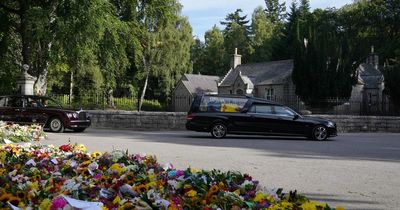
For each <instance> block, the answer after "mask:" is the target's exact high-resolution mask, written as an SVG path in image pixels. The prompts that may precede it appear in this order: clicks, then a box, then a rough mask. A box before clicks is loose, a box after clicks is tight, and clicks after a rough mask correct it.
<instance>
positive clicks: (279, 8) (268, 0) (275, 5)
mask: <svg viewBox="0 0 400 210" xmlns="http://www.w3.org/2000/svg"><path fill="white" fill-rule="evenodd" d="M265 5H266V9H265V13H266V15H267V18H268V19H269V20H270V21H271V22H272V23H273V24H277V23H283V22H284V21H285V19H286V6H285V2H283V3H279V0H265Z"/></svg>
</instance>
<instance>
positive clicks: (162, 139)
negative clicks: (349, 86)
mask: <svg viewBox="0 0 400 210" xmlns="http://www.w3.org/2000/svg"><path fill="white" fill-rule="evenodd" d="M68 140H70V141H71V142H72V143H75V142H77V143H83V144H85V145H87V147H88V148H89V150H90V151H95V150H99V151H110V150H112V149H123V150H126V149H128V150H129V152H130V153H139V154H144V153H146V154H153V155H156V156H157V157H158V160H159V162H160V163H172V164H173V165H174V166H175V167H176V168H180V169H183V168H186V167H189V166H191V167H195V168H203V169H213V168H215V169H221V170H224V171H226V170H235V171H240V172H242V173H249V174H250V175H252V176H253V177H254V178H255V179H257V180H259V181H260V183H261V184H262V185H263V186H266V187H268V188H277V187H283V188H284V190H286V191H288V190H292V189H297V190H298V191H299V192H300V193H302V194H304V195H307V196H308V197H310V198H312V199H314V200H321V201H326V202H328V203H329V204H330V205H331V206H336V205H341V206H344V207H345V208H346V209H363V210H373V209H374V210H379V209H400V134H391V133H355V134H340V135H339V136H338V137H335V138H333V139H331V140H329V141H326V142H316V141H310V140H307V139H304V138H284V137H260V136H228V138H226V139H222V140H216V139H212V138H210V135H209V134H208V133H196V132H186V131H176V132H171V131H168V132H164V131H160V132H138V131H126V130H123V131H115V130H97V129H89V130H87V131H86V132H85V133H62V134H55V133H50V134H49V138H48V139H47V140H44V143H46V144H54V145H61V144H64V143H67V142H68Z"/></svg>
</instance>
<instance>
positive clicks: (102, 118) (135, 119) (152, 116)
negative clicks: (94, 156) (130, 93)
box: [89, 110, 400, 132]
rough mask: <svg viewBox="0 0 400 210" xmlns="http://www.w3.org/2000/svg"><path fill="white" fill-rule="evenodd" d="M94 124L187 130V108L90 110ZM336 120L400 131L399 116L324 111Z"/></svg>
mask: <svg viewBox="0 0 400 210" xmlns="http://www.w3.org/2000/svg"><path fill="white" fill-rule="evenodd" d="M89 113H90V116H91V118H92V128H108V129H131V130H147V131H151V130H184V129H185V123H186V113H184V112H131V111H97V110H96V111H89ZM319 117H323V118H326V119H331V120H333V121H335V122H336V123H337V125H338V131H339V132H400V117H388V116H347V115H321V116H319Z"/></svg>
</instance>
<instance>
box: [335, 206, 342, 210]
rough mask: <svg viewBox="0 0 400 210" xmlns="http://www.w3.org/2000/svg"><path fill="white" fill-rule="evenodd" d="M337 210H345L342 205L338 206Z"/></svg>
mask: <svg viewBox="0 0 400 210" xmlns="http://www.w3.org/2000/svg"><path fill="white" fill-rule="evenodd" d="M335 210H344V208H343V207H342V206H336V208H335Z"/></svg>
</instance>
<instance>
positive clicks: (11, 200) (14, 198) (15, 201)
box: [8, 196, 21, 206]
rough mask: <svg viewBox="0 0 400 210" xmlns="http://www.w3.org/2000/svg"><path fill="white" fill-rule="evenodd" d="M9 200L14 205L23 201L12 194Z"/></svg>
mask: <svg viewBox="0 0 400 210" xmlns="http://www.w3.org/2000/svg"><path fill="white" fill-rule="evenodd" d="M8 202H10V203H11V204H12V205H14V206H19V204H20V203H21V199H20V198H18V197H15V196H11V197H10V199H8Z"/></svg>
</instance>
